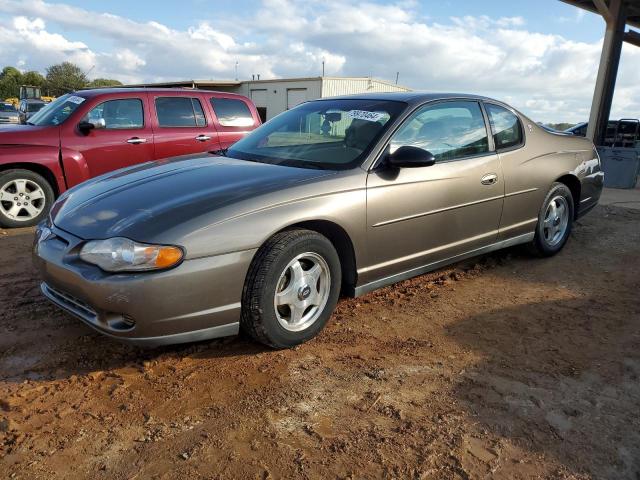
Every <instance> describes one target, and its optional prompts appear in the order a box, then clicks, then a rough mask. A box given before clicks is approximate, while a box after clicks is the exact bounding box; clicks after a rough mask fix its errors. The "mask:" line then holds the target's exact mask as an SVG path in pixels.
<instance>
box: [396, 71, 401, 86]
mask: <svg viewBox="0 0 640 480" xmlns="http://www.w3.org/2000/svg"><path fill="white" fill-rule="evenodd" d="M398 77H400V72H396V85H397V84H398Z"/></svg>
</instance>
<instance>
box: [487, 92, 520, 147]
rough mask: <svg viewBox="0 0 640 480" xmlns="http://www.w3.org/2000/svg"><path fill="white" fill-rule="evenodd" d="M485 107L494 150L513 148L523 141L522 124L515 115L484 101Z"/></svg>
mask: <svg viewBox="0 0 640 480" xmlns="http://www.w3.org/2000/svg"><path fill="white" fill-rule="evenodd" d="M485 107H486V109H487V113H488V114H489V121H490V122H491V130H492V131H493V140H494V142H495V144H496V150H504V149H507V148H515V147H519V146H520V145H522V144H523V143H524V138H523V132H522V124H521V123H520V119H519V118H518V116H517V115H515V114H514V113H513V112H511V111H509V110H507V109H506V108H504V107H500V106H498V105H493V104H491V103H486V104H485Z"/></svg>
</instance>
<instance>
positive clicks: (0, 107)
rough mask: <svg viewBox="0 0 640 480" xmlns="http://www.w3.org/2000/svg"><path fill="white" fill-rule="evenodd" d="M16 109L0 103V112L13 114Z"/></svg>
mask: <svg viewBox="0 0 640 480" xmlns="http://www.w3.org/2000/svg"><path fill="white" fill-rule="evenodd" d="M15 111H16V109H15V107H14V106H13V105H11V104H10V103H0V112H15Z"/></svg>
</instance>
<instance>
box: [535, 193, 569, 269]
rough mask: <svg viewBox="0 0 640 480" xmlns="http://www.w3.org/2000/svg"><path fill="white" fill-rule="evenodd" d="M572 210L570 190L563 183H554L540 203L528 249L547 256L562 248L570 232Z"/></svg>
mask: <svg viewBox="0 0 640 480" xmlns="http://www.w3.org/2000/svg"><path fill="white" fill-rule="evenodd" d="M573 212H574V203H573V195H572V194H571V190H569V187H567V186H566V185H565V184H564V183H558V182H556V183H554V184H553V185H552V186H551V189H550V190H549V193H547V196H546V197H545V199H544V202H543V203H542V207H541V209H540V213H539V215H538V224H537V225H536V233H535V237H534V239H533V241H532V242H531V244H530V250H531V251H532V252H533V253H534V254H536V255H538V256H541V257H549V256H551V255H555V254H556V253H558V252H559V251H560V250H562V247H564V245H565V243H567V239H568V238H569V234H570V233H571V226H572V223H573Z"/></svg>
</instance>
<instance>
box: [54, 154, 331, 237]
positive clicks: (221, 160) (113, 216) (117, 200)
mask: <svg viewBox="0 0 640 480" xmlns="http://www.w3.org/2000/svg"><path fill="white" fill-rule="evenodd" d="M334 173H335V172H328V171H319V170H311V169H304V168H293V167H284V166H278V165H269V164H263V163H256V162H249V161H244V160H236V159H231V158H226V157H218V156H214V155H211V156H206V157H202V156H197V157H194V156H190V157H179V158H175V159H170V160H164V161H156V162H149V163H146V164H142V165H138V166H136V167H132V168H127V169H124V170H118V171H115V172H111V173H109V174H106V175H103V176H101V177H97V178H95V179H93V180H90V181H88V182H85V183H83V184H81V185H79V186H77V187H75V188H73V189H71V190H69V191H68V192H67V193H65V194H64V195H63V196H62V197H60V199H59V200H58V202H56V204H55V205H54V207H53V208H52V211H51V219H52V221H53V223H54V224H55V225H56V226H57V227H59V228H61V229H63V230H65V231H67V232H69V233H71V234H73V235H76V236H78V237H80V238H84V239H98V238H108V237H114V236H122V237H127V238H131V239H133V240H138V241H143V242H144V241H150V240H152V239H157V238H166V235H163V234H164V233H165V232H167V231H169V230H171V229H172V228H174V227H175V226H176V225H181V224H185V223H187V222H190V221H192V220H194V219H198V218H200V217H203V216H206V217H207V221H206V222H205V223H206V224H210V223H215V222H218V221H223V220H224V219H225V218H229V217H230V216H233V215H241V214H244V213H248V212H251V211H254V210H258V209H260V208H264V207H267V206H269V205H265V201H264V198H262V199H261V198H260V197H263V196H264V195H266V194H268V193H270V192H273V191H276V190H277V191H281V190H284V189H287V188H288V187H292V186H294V185H299V184H302V183H305V182H308V181H311V180H313V179H316V178H318V177H322V176H327V175H331V174H334ZM195 223H202V222H195Z"/></svg>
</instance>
